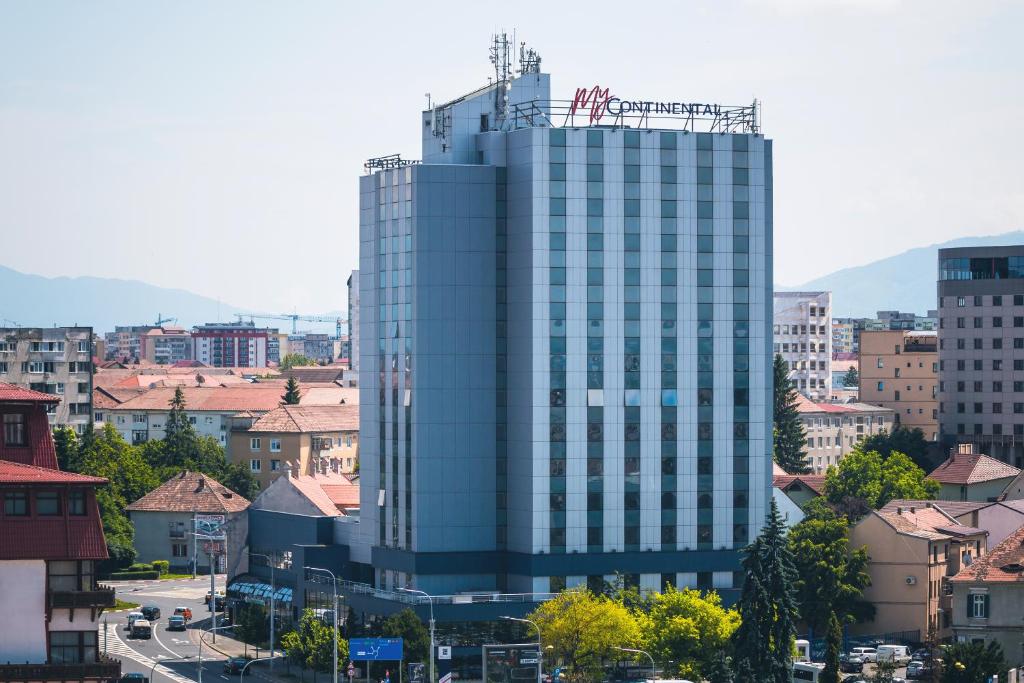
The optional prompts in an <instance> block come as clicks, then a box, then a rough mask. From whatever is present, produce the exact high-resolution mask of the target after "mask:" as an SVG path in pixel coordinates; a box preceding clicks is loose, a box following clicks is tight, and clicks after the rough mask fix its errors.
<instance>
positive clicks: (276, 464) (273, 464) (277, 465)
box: [270, 460, 281, 472]
mask: <svg viewBox="0 0 1024 683" xmlns="http://www.w3.org/2000/svg"><path fill="white" fill-rule="evenodd" d="M280 469H281V461H280V460H271V461H270V471H271V472H277V471H278V470H280Z"/></svg>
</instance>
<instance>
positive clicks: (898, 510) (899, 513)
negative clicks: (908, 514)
mask: <svg viewBox="0 0 1024 683" xmlns="http://www.w3.org/2000/svg"><path fill="white" fill-rule="evenodd" d="M896 514H897V515H902V514H903V508H901V507H898V508H896Z"/></svg>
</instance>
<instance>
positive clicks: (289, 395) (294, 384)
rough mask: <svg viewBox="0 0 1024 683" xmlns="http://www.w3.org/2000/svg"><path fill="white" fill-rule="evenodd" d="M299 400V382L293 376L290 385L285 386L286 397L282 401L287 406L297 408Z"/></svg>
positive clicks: (289, 381) (289, 380)
mask: <svg viewBox="0 0 1024 683" xmlns="http://www.w3.org/2000/svg"><path fill="white" fill-rule="evenodd" d="M299 398H300V396H299V380H297V379H295V376H294V375H292V376H291V377H289V378H288V383H287V384H285V385H284V396H282V397H281V400H282V401H284V404H285V405H286V406H297V405H299Z"/></svg>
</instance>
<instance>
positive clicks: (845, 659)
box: [839, 655, 864, 674]
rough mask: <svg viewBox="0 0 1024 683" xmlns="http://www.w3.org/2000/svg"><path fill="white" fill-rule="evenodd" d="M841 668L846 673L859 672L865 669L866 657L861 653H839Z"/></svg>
mask: <svg viewBox="0 0 1024 683" xmlns="http://www.w3.org/2000/svg"><path fill="white" fill-rule="evenodd" d="M839 670H840V671H842V672H843V673H844V674H859V673H860V672H862V671H864V658H863V657H861V656H860V655H839Z"/></svg>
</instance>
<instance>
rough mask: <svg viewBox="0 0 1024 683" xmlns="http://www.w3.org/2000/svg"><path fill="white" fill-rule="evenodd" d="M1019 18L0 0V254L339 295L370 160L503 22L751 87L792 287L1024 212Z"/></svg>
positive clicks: (554, 61) (598, 75)
mask: <svg viewBox="0 0 1024 683" xmlns="http://www.w3.org/2000/svg"><path fill="white" fill-rule="evenodd" d="M1021 26H1024V5H1022V4H1021V3H1016V4H1015V5H1014V4H1011V3H995V2H992V3H989V2H970V3H965V2H956V3H953V2H914V3H911V2H889V1H886V0H869V1H864V2H854V1H848V2H837V1H835V0H779V1H777V2H753V1H751V2H724V1H716V2H693V3H681V2H657V1H653V0H648V2H643V3H623V2H621V1H617V2H598V1H592V2H586V3H581V2H576V3H572V4H571V5H570V4H568V3H565V4H563V3H557V2H541V3H539V2H530V1H523V2H506V3H501V4H500V5H499V4H498V3H491V2H480V0H476V1H474V2H454V1H453V2H409V3H406V2H395V1H392V2H348V1H344V2H343V1H341V0H338V1H337V2H311V1H305V2H275V3H271V2H254V1H252V0H247V1H246V2H206V1H205V0H204V1H203V2H185V1H174V2H170V1H167V2H142V1H139V0H133V1H132V2H98V1H96V2H82V1H79V0H74V1H68V2H57V1H48V0H23V1H20V2H15V1H13V0H0V232H2V234H3V237H4V239H3V241H2V242H0V244H2V247H0V264H2V265H6V266H9V267H12V268H15V269H18V270H22V271H26V272H31V273H38V274H41V275H48V276H53V275H97V276H106V277H122V278H135V279H140V280H145V281H147V282H151V283H153V284H157V285H161V286H175V287H181V288H184V289H189V290H192V291H195V292H197V293H200V294H205V295H208V296H214V297H220V298H221V299H222V300H224V301H226V302H231V303H233V304H237V305H239V306H248V307H252V308H259V309H263V310H271V309H284V310H288V311H292V310H297V311H299V312H300V313H301V312H309V313H313V312H318V311H323V310H328V309H340V308H343V306H344V302H345V298H346V294H345V279H346V278H347V276H348V273H349V271H350V270H351V269H352V268H354V267H355V266H356V264H357V261H358V258H357V257H358V253H357V251H358V243H357V222H358V213H357V206H358V191H357V177H358V176H359V175H360V174H361V173H362V163H363V161H364V160H365V159H366V158H368V157H370V156H377V155H382V154H388V153H393V152H401V153H402V154H403V155H404V156H407V157H413V158H417V157H418V156H419V135H420V127H419V111H420V110H421V109H423V108H425V105H426V98H425V96H424V94H425V93H427V92H429V93H432V95H433V97H434V99H435V100H445V99H449V98H453V97H455V96H458V95H461V94H463V93H465V92H468V91H470V90H472V89H473V88H475V87H477V86H479V85H483V84H485V83H486V82H487V77H488V76H489V75H490V74H491V73H492V72H491V66H490V64H489V62H488V59H487V47H488V43H489V40H490V35H491V33H493V32H494V30H496V29H501V28H504V29H507V30H509V31H510V32H511V30H513V29H515V30H516V31H517V37H518V38H519V39H520V40H526V41H527V42H528V43H530V44H531V45H532V46H534V47H535V48H536V49H537V50H538V51H539V52H540V53H541V55H542V57H543V60H544V61H543V66H544V70H545V71H547V72H549V73H551V74H552V85H553V90H554V93H553V96H554V97H556V98H563V97H564V98H569V97H571V94H572V92H573V89H574V88H575V87H576V86H583V85H592V84H595V83H600V84H602V85H605V86H611V87H612V88H613V89H614V90H618V91H622V92H627V91H628V92H629V93H634V94H636V95H637V96H641V97H644V98H649V99H676V100H683V101H702V102H703V101H711V102H720V103H723V104H745V103H748V102H749V101H750V100H751V99H752V98H754V97H757V98H759V99H761V100H762V101H763V103H764V109H763V111H764V117H763V123H764V132H765V133H766V135H767V136H768V137H770V138H773V139H774V140H775V197H776V201H775V247H776V253H775V266H776V280H777V282H779V283H782V284H799V283H801V282H804V281H806V280H808V279H811V278H812V277H815V276H818V275H822V274H824V273H827V272H829V271H832V270H835V269H838V268H841V267H844V266H850V265H857V264H861V263H865V262H868V261H871V260H874V259H876V258H879V257H882V256H886V255H890V254H892V253H896V252H898V251H902V250H903V249H906V248H909V247H913V246H921V245H925V244H930V243H934V242H939V241H943V240H946V239H950V238H953V237H959V236H964V235H971V234H978V235H983V234H994V233H1000V232H1005V231H1008V230H1011V229H1019V228H1021V227H1022V226H1024V182H1022V180H1024V171H1022V162H1024V133H1022V132H1021V125H1022V123H1024V88H1022V87H1021V86H1022V82H1024V56H1022V53H1024V47H1022V46H1024V42H1022V40H1021V35H1020V29H1021ZM3 295H4V296H10V295H12V293H11V292H5V293H4V294H3ZM111 303H112V304H115V305H116V302H111ZM171 313H172V314H173V312H171Z"/></svg>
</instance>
